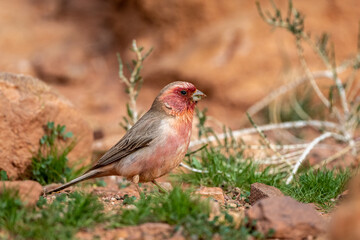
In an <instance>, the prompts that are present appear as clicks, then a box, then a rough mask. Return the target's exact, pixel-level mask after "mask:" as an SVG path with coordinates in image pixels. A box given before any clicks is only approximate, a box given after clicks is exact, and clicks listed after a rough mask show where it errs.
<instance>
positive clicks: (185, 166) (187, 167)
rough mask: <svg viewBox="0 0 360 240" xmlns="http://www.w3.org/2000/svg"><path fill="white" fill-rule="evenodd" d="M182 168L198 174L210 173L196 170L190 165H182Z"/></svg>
mask: <svg viewBox="0 0 360 240" xmlns="http://www.w3.org/2000/svg"><path fill="white" fill-rule="evenodd" d="M180 166H181V167H184V168H186V169H187V170H190V171H192V172H196V173H208V172H209V171H208V170H200V169H196V168H192V167H190V166H189V165H187V164H185V163H180Z"/></svg>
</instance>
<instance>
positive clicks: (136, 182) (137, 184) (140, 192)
mask: <svg viewBox="0 0 360 240" xmlns="http://www.w3.org/2000/svg"><path fill="white" fill-rule="evenodd" d="M132 182H133V183H134V184H135V187H136V190H137V191H138V192H139V196H141V194H142V191H141V189H140V187H139V175H135V176H133V178H132Z"/></svg>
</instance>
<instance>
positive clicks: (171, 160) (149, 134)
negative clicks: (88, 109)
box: [47, 82, 205, 193]
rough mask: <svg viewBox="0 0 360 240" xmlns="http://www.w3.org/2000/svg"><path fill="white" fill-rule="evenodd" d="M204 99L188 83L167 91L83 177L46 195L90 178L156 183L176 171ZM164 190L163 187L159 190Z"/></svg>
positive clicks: (202, 95) (173, 85) (172, 84)
mask: <svg viewBox="0 0 360 240" xmlns="http://www.w3.org/2000/svg"><path fill="white" fill-rule="evenodd" d="M203 97H205V94H204V93H202V92H201V91H199V90H197V89H196V87H195V86H194V85H193V84H191V83H188V82H173V83H170V84H168V85H167V86H166V87H164V88H163V89H162V90H161V91H160V93H159V95H158V96H157V97H156V98H155V100H154V102H153V104H152V106H151V108H150V110H149V111H148V112H147V113H145V114H144V116H142V117H141V118H140V119H139V121H137V122H136V123H135V124H134V126H133V127H132V128H131V129H129V130H128V131H127V132H126V134H125V135H124V136H123V138H121V139H120V141H119V142H118V143H117V144H115V145H114V146H113V147H112V148H111V149H110V150H109V151H107V152H106V153H105V154H104V155H103V156H102V157H101V158H100V159H99V160H98V162H97V163H96V164H95V165H94V166H93V167H92V168H91V169H89V170H88V171H87V172H86V173H85V174H83V175H82V176H80V177H78V178H76V179H74V180H72V181H70V182H68V183H66V184H64V185H62V186H60V187H58V188H55V189H53V190H50V191H48V192H47V193H51V192H55V191H60V190H62V189H64V188H67V187H69V186H71V185H73V184H75V183H78V182H80V181H84V180H86V179H90V178H97V177H104V176H111V175H118V176H123V177H126V178H127V179H128V180H130V181H132V182H133V183H135V186H136V187H137V189H138V190H139V188H138V185H137V184H138V183H139V182H153V183H154V184H156V185H157V186H159V185H158V184H157V182H156V180H155V179H157V178H159V177H161V176H163V175H165V174H167V173H169V172H170V171H171V170H172V169H174V168H175V167H177V166H178V165H179V164H180V162H181V160H182V159H183V158H184V156H185V154H186V152H187V149H188V146H189V142H190V137H191V129H192V121H193V115H194V108H195V105H196V103H197V102H198V101H199V100H201V98H203ZM160 188H161V187H160Z"/></svg>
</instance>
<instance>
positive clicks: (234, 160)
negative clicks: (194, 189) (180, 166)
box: [174, 147, 284, 191]
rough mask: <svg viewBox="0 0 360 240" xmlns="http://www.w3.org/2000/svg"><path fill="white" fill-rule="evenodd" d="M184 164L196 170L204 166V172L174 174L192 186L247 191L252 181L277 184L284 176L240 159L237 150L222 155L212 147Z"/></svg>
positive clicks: (249, 160)
mask: <svg viewBox="0 0 360 240" xmlns="http://www.w3.org/2000/svg"><path fill="white" fill-rule="evenodd" d="M187 163H188V164H189V165H190V166H192V167H194V168H197V169H206V170H207V171H208V173H195V172H190V173H189V172H184V173H182V174H180V175H175V176H174V177H175V178H177V179H178V180H180V181H185V182H188V183H191V184H195V185H203V186H212V187H214V186H217V187H222V188H223V189H224V190H231V188H234V187H239V188H241V189H243V190H247V191H248V190H250V185H251V184H252V183H255V182H261V183H264V184H268V185H279V184H280V182H281V181H282V178H283V177H284V175H283V174H281V173H277V174H272V173H270V168H265V169H262V170H261V171H260V167H259V166H258V165H257V164H255V163H254V162H252V161H251V159H243V156H242V153H241V152H238V153H236V154H227V155H225V154H223V153H222V152H221V151H220V150H217V149H216V148H213V147H210V148H205V149H203V150H202V151H201V160H200V161H199V160H198V159H197V158H196V157H194V156H190V157H189V159H188V162H187Z"/></svg>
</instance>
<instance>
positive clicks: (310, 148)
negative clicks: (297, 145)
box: [286, 132, 347, 184]
mask: <svg viewBox="0 0 360 240" xmlns="http://www.w3.org/2000/svg"><path fill="white" fill-rule="evenodd" d="M329 137H333V138H335V139H337V140H340V141H343V142H347V140H346V139H344V137H343V136H342V135H339V134H337V133H332V132H326V133H324V134H322V135H320V136H319V137H317V138H315V139H314V140H313V141H311V142H310V143H309V145H308V146H307V148H306V149H305V150H304V152H303V153H302V154H301V156H300V158H299V160H298V161H297V162H296V164H295V166H294V168H293V170H292V172H291V175H290V176H289V177H288V179H287V180H286V184H289V183H290V182H291V181H292V180H293V178H294V175H295V174H296V173H297V171H298V169H299V167H300V166H301V163H302V162H303V161H304V159H305V158H306V157H307V155H308V154H309V153H310V151H311V150H312V149H313V148H314V147H315V145H316V144H318V143H319V142H321V141H323V140H325V139H326V138H329Z"/></svg>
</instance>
